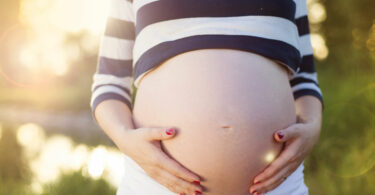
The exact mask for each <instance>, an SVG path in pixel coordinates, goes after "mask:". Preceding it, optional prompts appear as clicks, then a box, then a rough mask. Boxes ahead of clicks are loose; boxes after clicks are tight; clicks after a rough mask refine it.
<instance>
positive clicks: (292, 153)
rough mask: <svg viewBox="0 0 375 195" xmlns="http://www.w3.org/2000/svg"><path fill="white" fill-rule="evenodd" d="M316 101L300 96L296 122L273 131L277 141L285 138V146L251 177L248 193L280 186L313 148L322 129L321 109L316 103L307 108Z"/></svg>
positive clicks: (260, 191) (256, 192)
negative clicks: (268, 163) (266, 165)
mask: <svg viewBox="0 0 375 195" xmlns="http://www.w3.org/2000/svg"><path fill="white" fill-rule="evenodd" d="M312 99H314V100H312ZM316 102H318V101H317V99H316V98H311V97H307V98H303V99H301V100H300V104H299V105H300V106H301V105H304V107H302V106H301V107H297V123H296V124H293V125H291V126H289V127H287V128H285V129H282V130H278V131H276V132H275V134H274V138H275V139H276V141H278V142H285V147H284V149H283V150H282V152H281V153H280V155H279V156H278V157H277V158H276V159H275V160H274V161H273V162H272V163H271V164H270V165H269V166H268V167H267V168H266V169H265V170H264V171H263V172H262V173H260V174H259V175H257V176H256V177H255V178H254V180H253V184H252V185H251V186H250V189H249V191H250V193H252V194H262V193H266V192H269V191H271V190H273V189H274V188H276V187H277V186H279V185H280V184H281V183H282V182H283V181H284V180H285V179H286V178H287V177H288V176H289V175H290V174H292V173H293V172H294V171H295V170H296V169H297V167H298V166H299V165H300V164H301V163H302V161H303V160H304V159H305V157H306V156H307V155H308V154H309V153H310V152H311V151H312V149H313V147H314V145H315V144H316V143H317V141H318V139H319V137H320V131H321V110H320V109H316V108H319V107H315V108H313V109H311V110H309V108H310V107H311V106H312V105H314V104H315V103H316ZM318 103H319V102H318ZM319 104H320V103H319ZM296 105H298V104H296ZM316 105H317V104H315V106H316Z"/></svg>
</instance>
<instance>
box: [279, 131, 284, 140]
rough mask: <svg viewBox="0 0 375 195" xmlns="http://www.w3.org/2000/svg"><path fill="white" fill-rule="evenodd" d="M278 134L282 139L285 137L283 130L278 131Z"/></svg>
mask: <svg viewBox="0 0 375 195" xmlns="http://www.w3.org/2000/svg"><path fill="white" fill-rule="evenodd" d="M277 136H278V137H279V139H282V138H283V137H284V134H283V133H282V132H281V131H278V132H277Z"/></svg>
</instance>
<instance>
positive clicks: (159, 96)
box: [133, 49, 296, 195]
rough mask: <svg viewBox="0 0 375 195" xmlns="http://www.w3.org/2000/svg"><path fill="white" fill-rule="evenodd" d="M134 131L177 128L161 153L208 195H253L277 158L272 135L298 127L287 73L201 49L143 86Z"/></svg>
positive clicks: (253, 58)
mask: <svg viewBox="0 0 375 195" xmlns="http://www.w3.org/2000/svg"><path fill="white" fill-rule="evenodd" d="M133 120H134V123H135V126H136V127H137V128H139V127H175V128H176V129H177V132H178V133H177V135H176V137H174V138H173V139H170V140H165V141H162V145H163V149H164V151H165V152H166V153H167V154H169V155H170V156H171V157H172V158H174V159H175V160H177V161H178V162H180V163H181V164H182V165H184V166H185V167H186V168H188V169H189V170H191V171H193V172H195V173H196V174H198V175H199V176H200V177H201V178H202V182H201V184H202V185H203V186H204V187H205V188H206V190H207V191H205V192H204V194H206V195H228V194H236V195H248V194H249V192H248V188H249V186H250V184H251V181H252V180H253V178H254V177H255V176H256V175H257V174H258V173H260V172H261V171H262V170H263V169H264V168H265V167H266V166H267V165H268V164H269V163H270V162H271V161H272V160H273V159H274V158H275V157H276V156H277V155H278V154H279V152H280V150H281V147H282V144H280V143H277V142H275V141H274V138H273V133H274V132H275V131H276V130H278V129H281V128H285V127H287V126H289V125H291V124H293V123H295V122H296V114H295V105H294V99H293V96H292V91H291V88H290V86H289V80H288V74H287V71H286V69H285V67H282V66H281V65H279V64H277V63H276V62H274V61H272V60H270V59H268V58H265V57H262V56H260V55H257V54H254V53H250V52H245V51H239V50H231V49H201V50H194V51H190V52H186V53H183V54H180V55H178V56H175V57H173V58H170V59H168V60H167V61H165V62H164V63H162V64H161V65H159V66H158V67H157V68H155V69H154V70H153V71H151V72H150V73H148V74H147V75H146V76H145V77H144V78H143V80H142V81H141V83H140V85H139V87H138V90H137V95H136V100H135V104H134V109H133Z"/></svg>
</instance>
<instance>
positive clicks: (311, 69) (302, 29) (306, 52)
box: [290, 0, 324, 108]
mask: <svg viewBox="0 0 375 195" xmlns="http://www.w3.org/2000/svg"><path fill="white" fill-rule="evenodd" d="M295 2H296V15H295V21H296V25H297V27H298V33H299V45H300V48H299V51H300V54H301V57H302V61H301V64H300V66H299V68H298V69H297V72H296V73H295V74H294V75H292V77H291V79H290V85H291V87H292V91H293V95H294V99H297V98H299V97H302V96H305V95H311V96H315V97H316V98H318V99H319V100H320V102H321V103H322V106H323V108H324V103H323V96H322V92H321V89H320V86H319V82H318V77H317V76H318V75H317V72H316V70H315V64H314V56H313V50H312V45H311V37H310V28H309V20H308V12H307V4H306V0H295Z"/></svg>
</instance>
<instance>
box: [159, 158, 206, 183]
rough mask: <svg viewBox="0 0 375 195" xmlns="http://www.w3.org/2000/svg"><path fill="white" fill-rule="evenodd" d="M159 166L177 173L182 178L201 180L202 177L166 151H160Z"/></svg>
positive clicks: (190, 180)
mask: <svg viewBox="0 0 375 195" xmlns="http://www.w3.org/2000/svg"><path fill="white" fill-rule="evenodd" d="M157 164H158V165H159V167H161V168H163V169H164V170H166V171H168V172H170V173H171V174H173V175H176V176H178V177H180V178H182V179H185V180H186V181H189V182H194V181H196V182H199V181H200V178H199V177H198V176H197V175H195V174H194V173H192V172H191V171H189V170H188V169H186V168H185V167H183V166H182V165H181V164H180V163H178V162H177V161H175V160H174V159H172V158H170V157H169V156H168V155H166V154H165V153H164V152H160V153H158V163H157Z"/></svg>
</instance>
